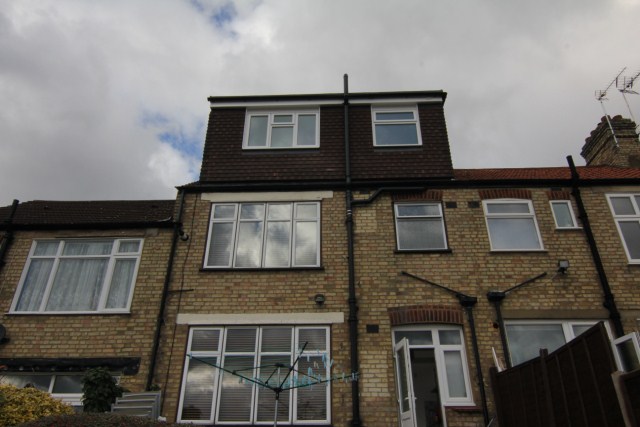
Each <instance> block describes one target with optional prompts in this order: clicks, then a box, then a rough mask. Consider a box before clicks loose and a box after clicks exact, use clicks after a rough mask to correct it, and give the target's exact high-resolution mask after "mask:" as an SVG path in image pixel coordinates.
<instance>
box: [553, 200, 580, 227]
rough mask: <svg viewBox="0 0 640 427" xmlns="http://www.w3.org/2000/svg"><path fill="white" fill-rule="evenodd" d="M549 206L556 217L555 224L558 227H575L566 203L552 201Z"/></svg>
mask: <svg viewBox="0 0 640 427" xmlns="http://www.w3.org/2000/svg"><path fill="white" fill-rule="evenodd" d="M551 207H552V208H553V216H554V218H555V219H556V225H557V226H558V227H560V228H568V227H575V224H574V223H573V217H572V216H571V211H570V210H569V205H568V203H552V204H551Z"/></svg>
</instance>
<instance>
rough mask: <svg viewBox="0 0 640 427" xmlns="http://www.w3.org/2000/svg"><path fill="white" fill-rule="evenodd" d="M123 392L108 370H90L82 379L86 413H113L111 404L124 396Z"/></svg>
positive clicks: (83, 403)
mask: <svg viewBox="0 0 640 427" xmlns="http://www.w3.org/2000/svg"><path fill="white" fill-rule="evenodd" d="M122 391H123V389H122V387H120V386H119V385H118V384H116V380H115V379H114V378H113V377H112V376H111V373H110V372H109V370H108V369H107V368H93V369H89V370H88V371H87V372H86V373H85V374H84V377H83V378H82V393H83V394H84V395H83V397H82V405H83V406H84V412H108V411H111V404H112V403H114V402H115V401H116V397H120V396H122Z"/></svg>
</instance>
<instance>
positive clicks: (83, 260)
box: [13, 239, 142, 313]
mask: <svg viewBox="0 0 640 427" xmlns="http://www.w3.org/2000/svg"><path fill="white" fill-rule="evenodd" d="M141 252H142V240H141V239H64V240H36V241H34V243H33V245H32V247H31V252H30V254H29V259H28V260H27V264H26V266H25V269H24V272H23V273H22V279H21V281H20V285H19V286H18V291H17V292H16V298H15V300H14V303H13V311H14V312H28V313H38V312H40V313H42V312H44V313H47V312H55V313H60V312H74V313H75V312H124V311H128V310H129V307H130V305H131V297H132V295H133V287H134V286H133V285H134V282H135V278H136V274H137V271H138V264H139V262H140V254H141Z"/></svg>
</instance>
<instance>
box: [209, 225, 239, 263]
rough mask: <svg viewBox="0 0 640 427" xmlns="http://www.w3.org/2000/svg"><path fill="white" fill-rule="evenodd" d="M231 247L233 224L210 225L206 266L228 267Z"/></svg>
mask: <svg viewBox="0 0 640 427" xmlns="http://www.w3.org/2000/svg"><path fill="white" fill-rule="evenodd" d="M232 247H233V223H230V222H227V223H225V222H222V223H213V224H211V244H210V245H209V258H208V259H207V265H211V266H228V265H229V259H230V257H231V248H232Z"/></svg>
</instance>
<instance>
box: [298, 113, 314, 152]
mask: <svg viewBox="0 0 640 427" xmlns="http://www.w3.org/2000/svg"><path fill="white" fill-rule="evenodd" d="M298 145H301V146H305V145H306V146H309V145H312V146H313V145H316V116H315V115H313V114H309V115H300V116H298Z"/></svg>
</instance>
